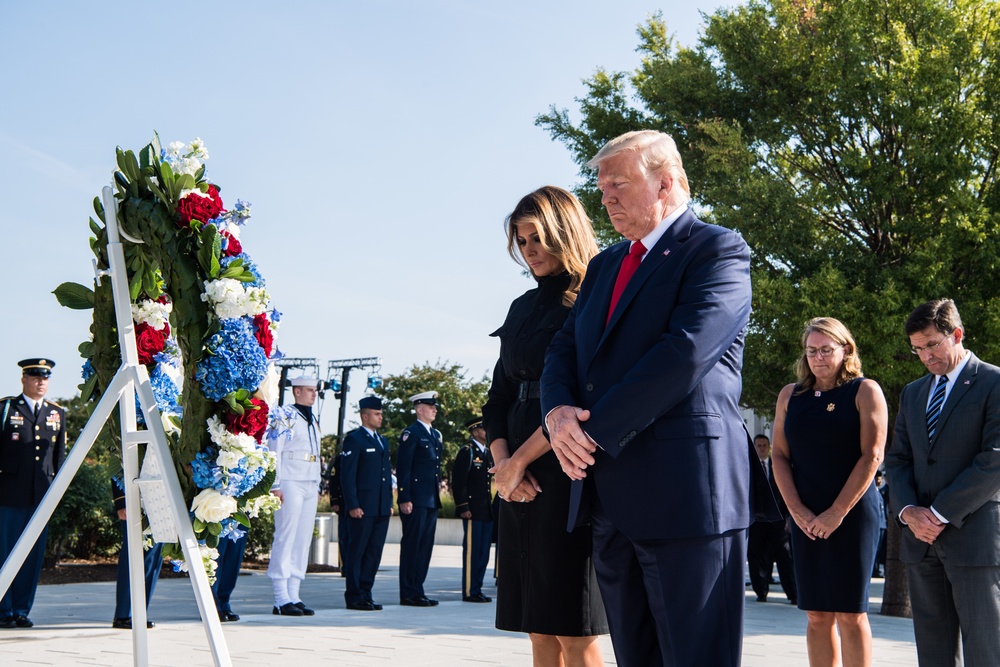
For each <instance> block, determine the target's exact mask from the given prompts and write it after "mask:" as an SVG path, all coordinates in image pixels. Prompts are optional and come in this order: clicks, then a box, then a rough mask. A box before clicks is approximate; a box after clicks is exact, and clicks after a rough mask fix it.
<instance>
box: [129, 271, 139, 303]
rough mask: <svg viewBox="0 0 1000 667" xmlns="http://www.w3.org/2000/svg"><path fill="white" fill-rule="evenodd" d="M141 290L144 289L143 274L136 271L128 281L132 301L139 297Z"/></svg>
mask: <svg viewBox="0 0 1000 667" xmlns="http://www.w3.org/2000/svg"><path fill="white" fill-rule="evenodd" d="M140 290H142V274H141V273H134V274H132V278H131V280H129V281H128V296H129V299H131V300H132V301H135V300H136V299H138V298H139V291H140Z"/></svg>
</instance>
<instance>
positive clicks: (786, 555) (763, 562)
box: [747, 521, 799, 602]
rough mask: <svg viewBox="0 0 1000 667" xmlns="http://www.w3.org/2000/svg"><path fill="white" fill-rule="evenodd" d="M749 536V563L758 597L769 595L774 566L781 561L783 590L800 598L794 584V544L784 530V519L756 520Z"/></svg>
mask: <svg viewBox="0 0 1000 667" xmlns="http://www.w3.org/2000/svg"><path fill="white" fill-rule="evenodd" d="M748 534H749V536H748V538H747V564H748V565H749V566H750V585H751V586H753V592H754V593H756V594H757V599H761V598H763V599H765V600H766V599H767V593H768V591H769V590H770V584H771V569H772V567H773V565H774V564H775V563H777V565H778V579H779V580H780V581H781V590H783V591H785V596H787V597H788V599H789V600H791V601H793V602H794V601H795V600H798V597H799V596H798V594H797V592H796V588H795V571H794V570H793V569H792V548H791V542H790V540H789V539H788V538H789V536H788V533H786V532H785V522H784V521H757V522H755V523H754V524H753V525H751V526H750V529H749V531H748Z"/></svg>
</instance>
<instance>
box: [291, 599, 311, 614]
mask: <svg viewBox="0 0 1000 667" xmlns="http://www.w3.org/2000/svg"><path fill="white" fill-rule="evenodd" d="M295 606H296V607H298V608H299V611H301V612H302V615H303V616H315V615H316V612H314V611H313V610H312V609H310V608H309V607H307V606H305V605H304V604H303V603H302V602H301V601H300V602H296V603H295Z"/></svg>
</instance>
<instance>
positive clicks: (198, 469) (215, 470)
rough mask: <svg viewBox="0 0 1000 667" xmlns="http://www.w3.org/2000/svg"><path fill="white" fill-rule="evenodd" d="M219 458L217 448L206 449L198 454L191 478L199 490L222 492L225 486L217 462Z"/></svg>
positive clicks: (192, 465) (192, 467)
mask: <svg viewBox="0 0 1000 667" xmlns="http://www.w3.org/2000/svg"><path fill="white" fill-rule="evenodd" d="M216 457H217V453H216V449H215V447H211V446H209V447H206V448H205V449H203V450H202V451H200V452H198V453H197V454H196V455H195V457H194V461H192V462H191V476H192V477H193V478H194V484H195V486H197V487H198V488H199V489H215V490H216V491H221V487H222V486H223V485H224V482H223V479H222V468H220V467H219V465H218V464H217V463H216V462H215V459H216Z"/></svg>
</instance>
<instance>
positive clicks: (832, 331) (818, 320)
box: [795, 317, 863, 394]
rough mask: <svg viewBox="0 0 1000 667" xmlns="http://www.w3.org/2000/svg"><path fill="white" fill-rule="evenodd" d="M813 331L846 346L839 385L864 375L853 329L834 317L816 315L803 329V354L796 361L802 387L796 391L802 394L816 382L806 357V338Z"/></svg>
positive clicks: (839, 373)
mask: <svg viewBox="0 0 1000 667" xmlns="http://www.w3.org/2000/svg"><path fill="white" fill-rule="evenodd" d="M811 333H820V334H824V335H826V336H829V337H830V338H831V339H832V340H834V341H835V342H836V343H837V344H838V345H843V346H844V363H843V364H841V366H840V371H838V373H837V386H838V387H839V386H840V385H842V384H844V383H845V382H848V381H850V380H853V379H854V378H859V377H863V374H862V372H861V357H860V356H859V355H858V344H857V343H855V342H854V336H852V335H851V331H850V330H849V329H848V328H847V327H846V326H844V323H843V322H841V321H840V320H837V319H834V318H832V317H814V318H813V319H811V320H809V321H808V322H807V323H806V328H805V329H803V330H802V354H801V355H800V356H799V359H798V361H796V362H795V377H796V380H797V381H798V382H797V383H798V385H799V387H800V388H799V390H798V391H796V392H795V393H797V394H801V393H803V392H806V391H809V390H810V389H812V388H813V387H814V386H815V384H816V376H815V375H814V374H813V372H812V369H810V368H809V360H808V357H806V339H807V338H809V334H811Z"/></svg>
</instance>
